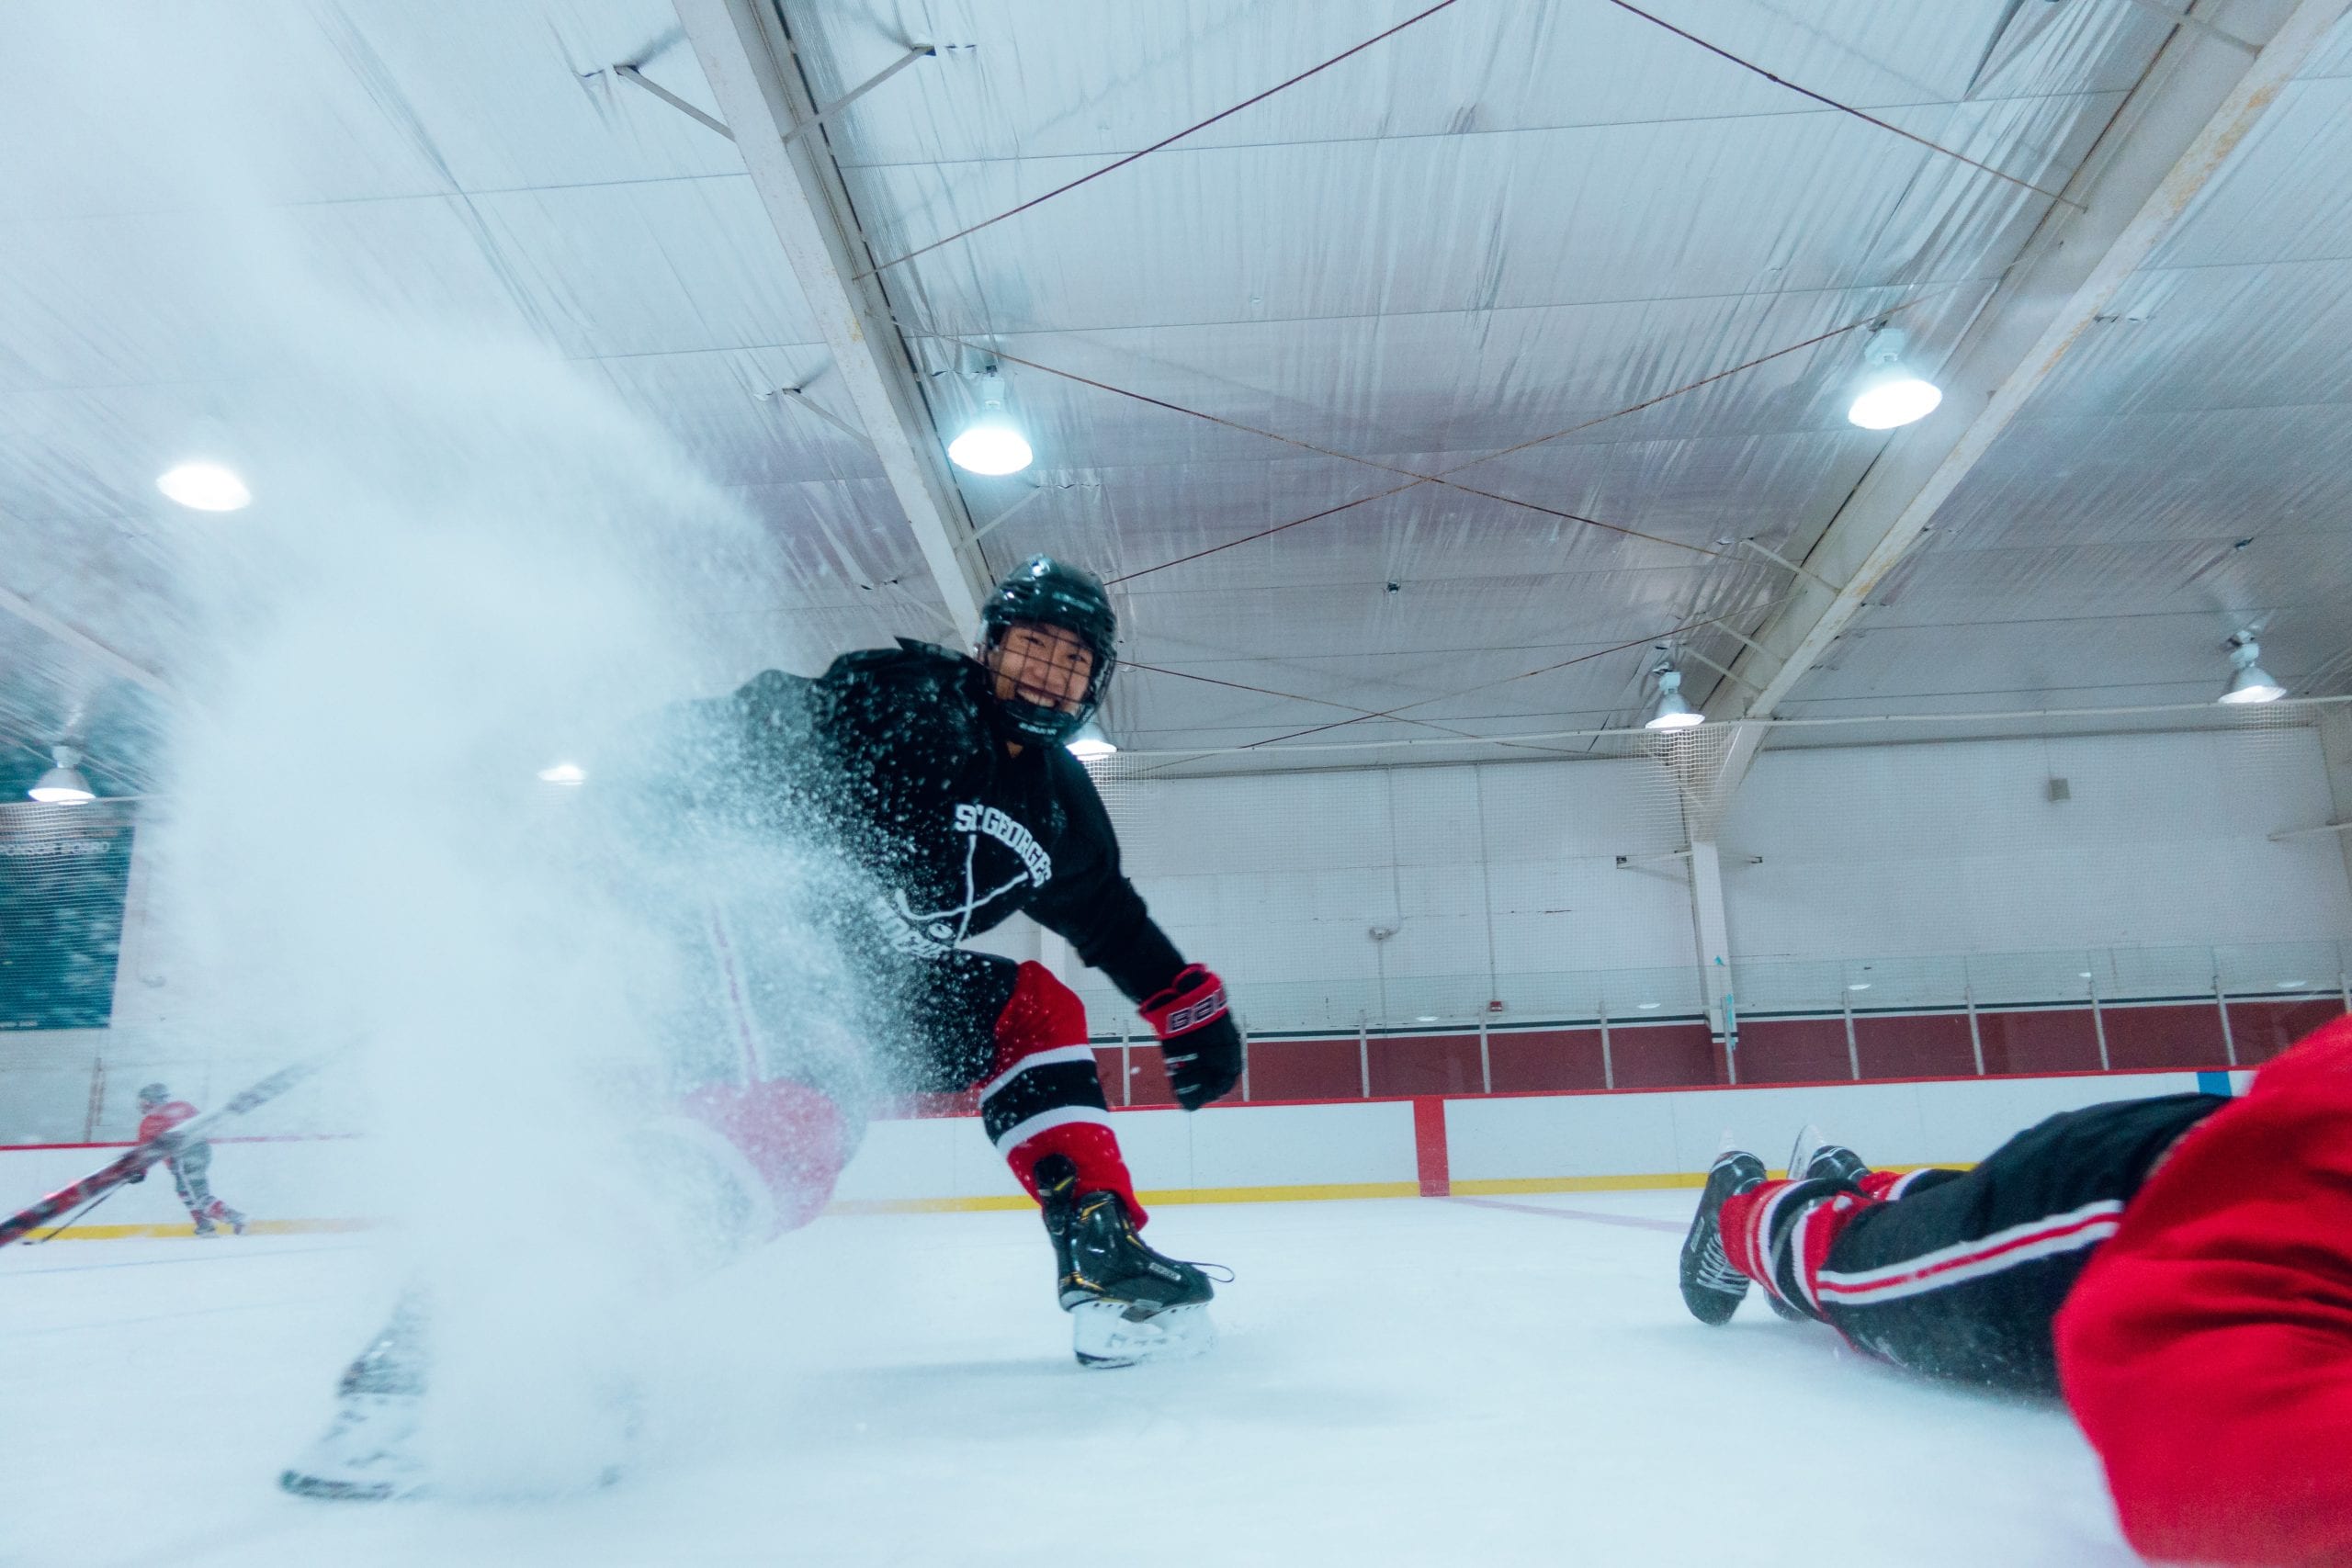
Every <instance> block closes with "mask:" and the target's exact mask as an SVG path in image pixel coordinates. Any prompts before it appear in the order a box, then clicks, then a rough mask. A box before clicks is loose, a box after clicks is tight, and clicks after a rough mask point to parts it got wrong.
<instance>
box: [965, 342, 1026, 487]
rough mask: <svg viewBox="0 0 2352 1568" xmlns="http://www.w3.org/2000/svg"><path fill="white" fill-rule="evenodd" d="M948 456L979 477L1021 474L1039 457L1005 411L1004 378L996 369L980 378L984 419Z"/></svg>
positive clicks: (967, 429) (968, 430) (969, 428)
mask: <svg viewBox="0 0 2352 1568" xmlns="http://www.w3.org/2000/svg"><path fill="white" fill-rule="evenodd" d="M947 456H948V457H950V458H952V459H954V461H955V464H956V467H957V468H968V469H969V470H971V471H972V472H973V473H976V474H989V475H996V474H1017V473H1019V472H1020V471H1021V470H1022V469H1023V468H1027V467H1028V466H1029V459H1030V458H1031V457H1033V456H1035V454H1034V453H1032V452H1031V451H1030V450H1029V442H1028V439H1027V438H1026V437H1025V436H1023V434H1021V432H1020V430H1019V429H1017V428H1016V427H1015V426H1014V425H1013V423H1012V420H1011V419H1009V418H1007V417H1006V415H1005V412H1004V377H1003V376H1002V374H1001V373H1000V372H999V371H997V370H996V369H995V368H994V367H990V368H989V369H988V370H986V371H984V372H983V373H982V374H981V376H980V417H979V418H978V419H976V420H974V421H973V422H972V423H969V424H967V425H966V426H965V427H964V434H961V435H958V436H957V437H956V439H955V440H953V441H951V442H949V443H948V444H947Z"/></svg>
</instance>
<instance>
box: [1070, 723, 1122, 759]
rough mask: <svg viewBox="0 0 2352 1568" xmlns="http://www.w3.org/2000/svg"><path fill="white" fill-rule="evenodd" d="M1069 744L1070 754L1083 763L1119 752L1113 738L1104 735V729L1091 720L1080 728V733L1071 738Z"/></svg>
mask: <svg viewBox="0 0 2352 1568" xmlns="http://www.w3.org/2000/svg"><path fill="white" fill-rule="evenodd" d="M1068 744H1069V754H1070V755H1071V756H1073V757H1075V758H1077V759H1078V760H1079V761H1081V762H1091V761H1094V760H1095V759H1096V758H1098V757H1108V756H1111V755H1112V754H1113V753H1114V752H1116V751H1117V750H1118V747H1117V746H1115V745H1114V744H1113V743H1112V740H1111V738H1110V737H1109V736H1107V735H1105V734H1103V727H1102V726H1101V725H1099V724H1097V723H1095V722H1094V721H1093V720H1092V719H1091V718H1090V719H1088V720H1087V721H1086V722H1085V723H1084V724H1082V725H1080V727H1079V730H1078V733H1077V734H1076V735H1073V736H1071V737H1070V738H1069V742H1068Z"/></svg>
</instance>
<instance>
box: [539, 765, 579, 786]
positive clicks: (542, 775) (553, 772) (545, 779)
mask: <svg viewBox="0 0 2352 1568" xmlns="http://www.w3.org/2000/svg"><path fill="white" fill-rule="evenodd" d="M539 782H540V783H541V784H586V783H587V782H588V773H587V770H586V769H584V768H582V766H581V765H580V764H579V763H577V762H558V763H556V764H555V765H554V766H553V767H550V768H541V769H540V770H539Z"/></svg>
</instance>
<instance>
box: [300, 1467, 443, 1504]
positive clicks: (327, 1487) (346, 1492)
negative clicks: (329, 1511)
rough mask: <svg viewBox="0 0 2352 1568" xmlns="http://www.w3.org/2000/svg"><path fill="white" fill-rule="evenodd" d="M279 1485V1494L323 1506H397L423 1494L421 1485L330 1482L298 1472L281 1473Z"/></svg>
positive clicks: (385, 1482) (388, 1482)
mask: <svg viewBox="0 0 2352 1568" xmlns="http://www.w3.org/2000/svg"><path fill="white" fill-rule="evenodd" d="M277 1485H278V1489H279V1490H280V1491H284V1492H290V1493H292V1494H293V1495H295V1496H297V1497H311V1498H316V1499H317V1500H319V1501H320V1502H324V1503H397V1502H405V1501H406V1500H408V1499H410V1498H412V1497H422V1496H423V1495H424V1487H423V1486H421V1485H415V1484H408V1485H401V1484H398V1483H393V1482H390V1481H331V1480H329V1479H328V1478H327V1477H325V1476H323V1475H311V1474H309V1473H307V1472H302V1471H299V1470H288V1471H281V1472H279V1473H278V1477H277Z"/></svg>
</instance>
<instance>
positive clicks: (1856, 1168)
mask: <svg viewBox="0 0 2352 1568" xmlns="http://www.w3.org/2000/svg"><path fill="white" fill-rule="evenodd" d="M1870 1173H1871V1168H1870V1167H1869V1166H1867V1165H1864V1164H1863V1163H1862V1156H1860V1155H1858V1154H1856V1153H1855V1152H1854V1151H1853V1150H1851V1149H1849V1148H1848V1147H1847V1146H1846V1145H1843V1144H1833V1143H1831V1142H1830V1141H1829V1140H1828V1139H1827V1138H1826V1137H1824V1136H1823V1135H1822V1132H1821V1129H1820V1128H1818V1127H1816V1126H1815V1125H1813V1123H1811V1122H1806V1123H1805V1127H1804V1132H1802V1133H1799V1134H1797V1141H1796V1146H1795V1147H1793V1148H1792V1149H1790V1150H1789V1179H1790V1180H1791V1181H1837V1182H1842V1183H1844V1184H1845V1185H1846V1186H1849V1187H1852V1188H1855V1189H1856V1190H1860V1183H1861V1179H1862V1178H1863V1177H1865V1176H1868V1175H1869V1174H1870Z"/></svg>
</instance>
